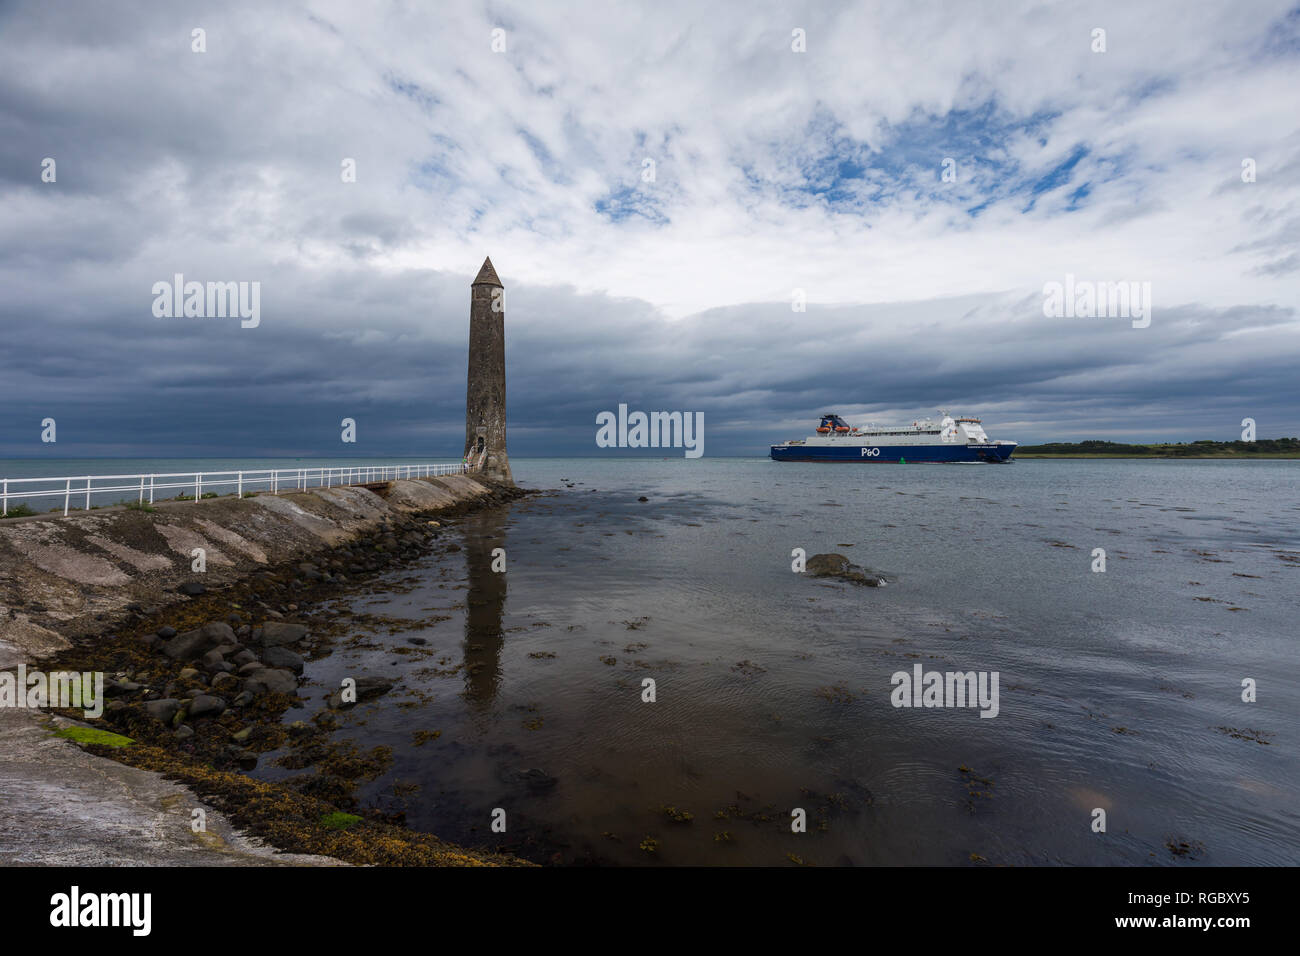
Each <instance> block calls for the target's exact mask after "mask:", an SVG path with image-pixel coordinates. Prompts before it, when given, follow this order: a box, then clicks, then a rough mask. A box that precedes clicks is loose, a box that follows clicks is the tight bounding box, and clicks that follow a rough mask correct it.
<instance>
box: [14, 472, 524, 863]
mask: <svg viewBox="0 0 1300 956" xmlns="http://www.w3.org/2000/svg"><path fill="white" fill-rule="evenodd" d="M520 494H522V492H520V491H518V490H517V489H515V488H513V487H511V486H505V485H496V484H493V483H491V482H486V481H481V480H475V479H474V478H471V477H468V476H464V475H455V476H449V477H443V478H432V479H418V480H399V481H394V482H390V483H386V484H383V485H375V486H368V487H342V488H328V489H325V488H318V489H311V490H308V491H304V492H296V493H291V494H285V495H280V496H270V495H259V496H256V497H250V498H244V499H238V498H233V497H232V498H214V499H208V500H203V501H199V502H194V501H184V502H179V501H178V502H163V503H159V504H157V505H156V506H154V507H153V508H152V509H138V508H121V509H105V510H97V511H90V512H82V513H80V514H77V515H73V516H70V517H67V518H62V517H60V518H46V517H34V518H27V519H15V520H9V521H5V522H3V523H0V667H5V668H10V667H15V666H16V665H18V664H20V663H26V664H27V665H28V667H31V668H36V667H43V668H44V669H46V670H48V671H51V672H54V671H75V672H79V673H89V672H102V673H103V674H104V675H105V677H106V684H105V696H106V697H107V698H108V699H109V700H108V706H107V708H106V709H105V712H104V714H103V719H102V720H94V721H93V722H92V723H91V725H90V727H93V728H95V730H91V729H90V728H88V727H85V726H80V725H79V723H80V719H81V716H82V715H80V714H78V713H76V712H74V711H71V710H63V711H60V713H61V714H62V715H63V716H62V717H57V716H56V717H54V718H53V720H51V719H50V718H49V717H47V716H45V715H42V714H40V713H39V712H36V711H33V710H30V709H27V710H23V709H21V705H20V708H19V709H14V708H12V707H5V708H0V747H3V748H5V754H4V756H5V758H6V760H5V761H4V763H5V764H6V765H7V769H5V770H3V771H0V797H3V798H4V799H3V800H0V803H3V804H4V805H5V807H4V808H3V809H0V862H43V861H59V862H69V861H73V860H78V859H80V860H83V861H86V862H103V863H113V862H137V863H149V862H169V863H176V862H194V863H205V864H212V863H214V862H216V863H232V862H234V863H250V862H267V861H268V860H271V861H278V860H281V859H284V860H286V861H288V862H302V863H312V862H322V859H323V858H321V857H318V856H305V855H300V856H289V857H285V858H282V857H274V858H272V857H270V856H269V854H267V853H266V852H265V850H264V849H262V850H259V849H258V847H257V845H256V841H253V843H251V844H250V842H249V841H248V840H247V838H246V834H248V833H251V834H253V835H254V836H256V837H260V838H262V839H264V840H267V841H269V842H270V843H272V844H273V845H275V846H277V847H280V848H281V849H289V850H293V851H296V852H297V853H298V854H326V855H327V856H329V857H337V858H342V859H346V860H349V861H350V862H357V863H383V864H393V863H413V864H441V863H448V864H470V865H474V864H483V863H496V862H517V861H512V860H510V859H509V858H502V857H500V856H496V855H494V854H479V853H475V852H472V851H466V850H462V849H461V848H459V847H453V846H451V845H449V844H445V843H442V842H441V841H439V840H437V838H435V837H431V836H428V835H424V834H411V833H408V832H406V831H404V830H402V828H400V827H397V826H392V825H391V824H390V823H389V822H387V821H383V820H372V819H365V820H363V819H362V817H361V816H360V815H358V814H352V813H349V812H346V811H350V810H354V809H357V807H356V805H355V801H352V800H351V796H350V784H351V783H353V782H354V781H355V780H356V779H364V778H365V776H366V774H367V773H370V772H374V771H375V768H376V767H378V766H380V765H381V764H382V762H383V759H384V755H383V754H381V753H358V752H356V751H355V748H353V747H351V745H340V744H335V743H332V742H331V741H330V740H329V731H330V729H331V727H330V722H329V718H328V715H326V716H325V717H324V719H322V720H318V721H316V722H315V723H314V724H312V725H307V724H306V723H305V722H302V721H298V722H296V723H295V724H293V725H292V729H290V728H286V727H285V726H283V724H282V721H281V718H282V716H283V714H284V713H285V712H286V711H287V710H288V709H289V708H290V707H294V706H298V699H297V696H296V693H297V680H296V674H298V673H301V670H302V661H303V656H302V655H307V656H309V657H310V656H315V655H317V654H321V653H325V654H327V653H329V640H330V638H329V637H328V636H326V634H325V631H326V630H327V629H325V628H319V629H315V628H313V629H312V630H316V631H317V633H309V628H308V627H307V626H306V625H304V624H303V623H300V620H299V617H300V616H299V611H300V610H301V611H302V612H304V614H305V612H306V611H307V609H308V608H309V607H310V606H311V605H313V604H315V603H317V602H319V601H321V600H325V599H328V598H329V597H331V596H334V595H336V594H337V593H339V591H340V590H341V589H342V588H345V587H346V586H347V585H348V583H349V582H350V581H351V580H354V579H358V578H362V577H365V576H367V575H370V574H373V573H376V572H379V571H382V570H384V569H386V568H388V567H392V566H396V565H398V564H400V563H401V562H403V561H405V560H407V559H409V558H412V557H416V556H418V555H420V554H424V553H428V551H430V550H432V549H434V548H435V547H438V545H439V542H438V538H439V534H440V526H441V523H442V522H441V521H433V520H430V519H432V518H433V517H435V516H436V517H438V518H440V519H443V520H446V519H449V518H450V519H452V520H454V515H455V514H457V513H460V512H464V511H469V510H475V509H477V508H480V507H484V506H489V505H492V504H496V503H500V502H503V501H506V500H509V499H510V498H513V497H517V496H518V495H520ZM447 547H448V548H450V549H453V550H454V549H455V548H456V547H457V546H456V545H454V544H453V545H448V546H447ZM200 567H201V568H203V570H197V569H198V568H200ZM303 619H305V617H304V618H303ZM358 690H359V691H360V692H362V693H369V692H373V688H371V687H369V685H368V684H367V682H366V680H365V679H364V678H363V679H361V680H359V681H358ZM66 718H72V720H68V719H66ZM74 721H76V723H74ZM299 725H301V726H299ZM56 728H61V730H60V731H59V732H61V733H63V734H65V735H66V736H70V737H71V738H72V739H74V740H78V741H79V742H81V743H82V744H83V745H86V749H88V750H89V751H90V752H91V754H99V755H102V756H112V757H113V758H114V760H115V761H117V762H115V763H110V762H108V761H104V760H98V759H96V758H95V757H91V756H90V755H89V754H86V753H84V752H83V751H81V750H78V749H77V748H75V747H74V746H72V745H71V744H70V743H68V742H67V741H63V740H57V741H53V742H51V739H50V731H52V730H55V729H56ZM100 728H102V732H101V733H96V731H98V730H99V729H100ZM290 739H292V741H293V743H294V744H295V745H296V756H295V758H294V759H295V760H297V764H296V766H297V767H298V768H308V767H313V766H314V765H316V764H319V765H320V768H319V770H318V771H317V772H316V773H315V775H314V776H310V777H309V778H305V780H306V782H305V783H302V784H301V785H300V786H299V787H297V788H296V789H295V788H293V787H281V786H277V785H271V784H266V783H262V782H258V781H255V780H252V779H250V778H248V777H247V776H246V775H244V773H242V771H245V770H247V769H248V768H249V767H250V766H254V765H256V762H257V760H258V759H259V754H260V753H264V752H267V751H270V750H273V749H276V748H278V747H282V746H284V745H285V743H286V741H288V740H290ZM123 741H125V742H126V743H125V744H123V743H122V742H123ZM86 761H92V762H93V764H94V769H93V772H91V773H90V774H89V776H90V777H91V778H92V779H90V780H87V776H88V774H87V772H86V768H87V764H86ZM148 771H156V772H162V773H164V774H166V775H167V776H168V777H169V778H171V779H172V780H176V781H179V782H181V783H184V784H186V785H188V786H189V787H190V788H192V790H193V791H195V792H197V793H198V794H200V795H201V796H202V798H203V800H202V801H201V800H200V799H199V798H198V797H195V796H194V793H192V792H189V791H183V790H181V791H179V792H177V788H175V787H174V785H170V784H165V783H164V782H163V781H162V780H161V778H159V777H158V774H157V773H151V772H148ZM106 786H107V787H109V788H112V789H115V790H117V791H119V792H120V793H121V794H122V795H123V796H122V798H121V799H119V800H117V801H115V802H110V801H107V800H105V799H103V798H102V797H101V796H98V795H99V794H101V793H103V792H104V791H105V789H106ZM169 788H170V789H169ZM204 801H206V804H207V806H208V807H209V809H210V810H211V812H212V813H213V814H214V816H216V817H217V819H216V820H214V822H213V826H211V827H209V828H208V829H207V830H206V831H204V834H203V836H202V838H201V839H200V840H199V841H198V843H197V844H196V843H195V838H194V834H193V832H192V828H191V827H189V826H187V825H185V824H186V823H187V820H186V818H185V814H184V813H177V812H173V811H174V810H175V808H176V807H177V806H179V807H181V808H182V809H184V808H186V807H191V808H194V807H200V806H203V805H204ZM69 806H71V807H75V808H77V816H78V818H79V821H80V826H79V827H78V828H77V831H76V832H75V833H72V834H68V833H64V832H63V831H62V830H61V829H60V828H59V827H57V826H55V827H53V828H52V827H50V826H49V825H47V821H48V818H49V817H50V816H51V815H53V816H54V818H55V819H59V818H61V817H64V816H66V811H67V808H68V807H69ZM212 808H215V809H212ZM218 810H224V811H225V812H226V814H227V815H228V816H229V817H230V820H229V821H226V820H225V819H224V818H222V817H221V816H220V815H219V813H218ZM100 812H102V814H103V816H102V818H101V817H100V816H99V813H100ZM205 812H206V811H205ZM398 822H400V821H398ZM358 824H359V825H358ZM160 827H161V829H160ZM133 831H138V832H133ZM143 832H148V833H150V834H151V835H150V836H149V837H147V838H144V837H141V835H140V834H141V833H143ZM34 833H38V834H40V837H39V841H38V843H39V845H34V844H33V834H34ZM159 833H161V834H162V836H161V837H160V836H159ZM169 834H170V835H169ZM220 834H225V837H224V838H223V837H222V836H221V835H220ZM214 840H215V843H213V841H214ZM15 847H16V849H15ZM87 857H89V859H87Z"/></svg>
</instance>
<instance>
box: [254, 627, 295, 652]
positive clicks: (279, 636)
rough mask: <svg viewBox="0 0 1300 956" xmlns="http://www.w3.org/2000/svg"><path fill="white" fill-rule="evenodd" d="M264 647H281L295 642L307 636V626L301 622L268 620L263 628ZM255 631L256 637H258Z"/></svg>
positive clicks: (262, 639)
mask: <svg viewBox="0 0 1300 956" xmlns="http://www.w3.org/2000/svg"><path fill="white" fill-rule="evenodd" d="M261 631H262V636H261V642H262V646H263V647H279V646H281V645H283V644H294V643H297V642H298V641H301V640H302V639H303V638H304V637H306V636H307V628H305V627H304V626H303V625H301V624H287V623H285V622H283V621H267V622H266V623H265V624H263V625H262V628H261ZM256 636H257V635H256V632H254V637H256Z"/></svg>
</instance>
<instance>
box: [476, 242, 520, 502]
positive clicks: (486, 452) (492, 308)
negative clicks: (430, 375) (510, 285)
mask: <svg viewBox="0 0 1300 956" xmlns="http://www.w3.org/2000/svg"><path fill="white" fill-rule="evenodd" d="M465 457H466V458H468V459H469V469H470V473H471V474H478V475H482V476H483V477H485V478H491V479H494V480H495V481H503V482H505V483H507V484H511V485H513V484H514V478H513V477H511V475H510V459H509V457H507V455H506V309H505V287H504V286H502V285H501V280H500V279H498V278H497V271H496V269H494V268H492V260H491V259H484V260H483V268H482V269H480V270H479V271H478V278H476V279H475V280H474V281H473V282H472V283H471V284H470V295H469V379H468V382H467V385H466V389H465Z"/></svg>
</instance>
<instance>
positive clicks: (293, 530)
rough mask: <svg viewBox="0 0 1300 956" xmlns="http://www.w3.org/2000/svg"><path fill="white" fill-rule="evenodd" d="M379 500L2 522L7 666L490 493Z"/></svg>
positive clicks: (0, 653)
mask: <svg viewBox="0 0 1300 956" xmlns="http://www.w3.org/2000/svg"><path fill="white" fill-rule="evenodd" d="M381 492H382V493H376V492H375V491H370V490H367V489H366V488H360V487H351V488H314V489H311V490H309V491H304V492H294V493H290V494H281V495H278V496H275V495H269V494H260V495H258V496H257V497H254V498H242V499H240V498H234V497H229V498H211V499H207V500H201V501H169V502H160V503H158V504H156V505H155V506H154V507H155V509H156V510H155V511H152V512H146V511H138V510H133V509H127V508H107V509H102V510H96V511H85V512H80V513H74V514H72V515H69V516H68V517H66V518H64V517H62V516H58V517H45V516H38V517H32V518H11V519H7V520H0V667H12V666H14V665H16V664H17V663H19V662H21V661H30V660H35V659H39V658H41V657H45V656H48V655H49V654H51V653H54V652H56V651H58V650H60V649H61V648H64V647H66V646H67V643H68V642H67V638H68V637H69V636H76V635H80V634H93V633H96V632H97V631H100V630H102V629H103V628H104V627H106V626H107V624H106V622H108V621H110V620H112V619H114V618H117V617H120V616H121V615H122V614H124V613H130V612H132V611H136V612H140V613H147V612H149V611H150V610H152V609H156V608H160V607H163V606H166V605H168V604H170V603H173V602H176V601H181V600H184V599H185V598H184V597H183V595H182V594H181V593H180V592H178V590H177V589H178V588H179V587H181V586H185V585H187V584H188V585H190V586H191V587H192V586H193V585H195V584H202V585H203V586H205V587H209V588H210V587H214V586H221V585H223V584H226V583H230V582H233V581H235V580H238V579H240V578H242V577H243V576H244V575H246V574H247V573H249V572H250V571H253V570H256V569H257V568H259V567H261V566H264V565H267V564H275V563H279V562H281V561H287V560H290V559H294V558H298V557H304V556H307V555H310V554H311V553H313V552H314V551H315V550H317V549H319V548H321V547H323V546H329V545H333V544H337V543H339V542H341V541H344V540H346V539H348V538H351V537H353V536H355V535H356V534H358V533H360V532H362V531H364V530H367V529H369V528H373V527H375V526H377V525H379V524H381V523H382V522H384V521H385V520H386V519H387V518H389V517H391V516H393V515H395V514H400V513H411V512H423V511H432V510H437V509H447V508H456V507H460V506H462V505H465V504H466V503H469V502H472V501H473V500H474V499H476V498H480V497H482V496H484V495H489V494H490V493H491V489H490V486H489V485H487V484H485V483H482V482H479V481H476V480H474V479H473V478H471V477H468V476H465V475H451V476H447V477H444V478H429V479H418V480H402V481H394V482H392V483H390V484H389V485H388V486H387V487H385V488H383V489H381ZM195 548H202V549H203V550H204V552H205V553H206V563H207V570H206V572H204V573H201V574H200V573H195V572H194V571H192V570H191V567H192V562H193V558H192V557H191V553H192V550H193V549H195Z"/></svg>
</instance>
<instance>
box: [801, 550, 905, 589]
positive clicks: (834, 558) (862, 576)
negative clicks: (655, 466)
mask: <svg viewBox="0 0 1300 956" xmlns="http://www.w3.org/2000/svg"><path fill="white" fill-rule="evenodd" d="M804 569H805V571H806V572H807V573H808V574H810V575H812V576H813V577H815V578H839V579H841V580H843V581H849V582H850V583H852V584H861V585H865V586H866V587H869V588H879V587H884V585H885V584H886V583H887V582H886V581H885V579H884V578H883V577H882V576H881V575H880V574H879V573H877V572H875V571H872V570H871V569H870V568H861V567H858V566H857V565H856V564H854V563H853V562H851V561H850V560H849V559H848V558H846V557H845V556H844V555H842V554H814V555H813V556H812V557H811V558H809V559H808V563H807V564H806V565H805V566H804Z"/></svg>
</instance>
